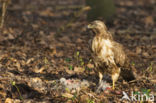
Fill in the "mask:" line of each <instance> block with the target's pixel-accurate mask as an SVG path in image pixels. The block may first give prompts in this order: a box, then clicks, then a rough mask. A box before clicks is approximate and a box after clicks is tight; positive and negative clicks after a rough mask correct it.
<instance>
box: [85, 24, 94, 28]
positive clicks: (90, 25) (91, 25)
mask: <svg viewBox="0 0 156 103" xmlns="http://www.w3.org/2000/svg"><path fill="white" fill-rule="evenodd" d="M93 28H95V25H93V24H88V26H87V29H93Z"/></svg>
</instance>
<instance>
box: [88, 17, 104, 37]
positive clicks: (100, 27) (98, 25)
mask: <svg viewBox="0 0 156 103" xmlns="http://www.w3.org/2000/svg"><path fill="white" fill-rule="evenodd" d="M87 28H88V29H89V30H91V31H92V32H93V33H94V34H95V35H97V34H99V35H100V34H103V33H106V32H107V27H106V25H105V24H104V23H103V22H102V21H100V20H95V21H93V22H91V23H90V24H89V25H88V26H87Z"/></svg>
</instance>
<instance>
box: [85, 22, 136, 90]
mask: <svg viewBox="0 0 156 103" xmlns="http://www.w3.org/2000/svg"><path fill="white" fill-rule="evenodd" d="M88 29H90V30H91V31H92V32H93V34H94V37H93V39H92V40H91V41H90V48H91V51H92V57H93V61H94V64H95V67H96V72H97V73H98V74H99V83H101V81H102V78H103V74H104V73H107V74H109V75H111V77H112V81H113V89H114V87H115V82H116V81H117V80H118V77H119V75H120V74H121V76H122V77H123V78H124V79H126V80H132V79H134V78H135V71H134V70H132V68H131V66H130V64H129V60H128V58H127V56H126V54H125V52H124V50H123V46H122V45H121V44H119V43H117V42H116V41H114V40H113V37H112V35H111V33H110V32H108V30H107V27H106V25H105V24H104V23H103V22H102V21H99V20H96V21H94V22H92V23H90V24H89V25H88Z"/></svg>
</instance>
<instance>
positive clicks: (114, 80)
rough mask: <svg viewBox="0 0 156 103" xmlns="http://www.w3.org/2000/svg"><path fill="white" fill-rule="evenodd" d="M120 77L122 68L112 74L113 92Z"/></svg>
mask: <svg viewBox="0 0 156 103" xmlns="http://www.w3.org/2000/svg"><path fill="white" fill-rule="evenodd" d="M119 75H120V68H116V72H115V73H112V81H113V90H114V89H115V82H116V81H117V80H118V78H119Z"/></svg>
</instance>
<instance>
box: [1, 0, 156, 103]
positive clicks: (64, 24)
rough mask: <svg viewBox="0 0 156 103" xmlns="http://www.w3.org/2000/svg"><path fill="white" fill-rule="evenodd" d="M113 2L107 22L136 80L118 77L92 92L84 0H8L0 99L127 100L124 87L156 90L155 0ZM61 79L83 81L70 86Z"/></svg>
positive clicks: (24, 102)
mask: <svg viewBox="0 0 156 103" xmlns="http://www.w3.org/2000/svg"><path fill="white" fill-rule="evenodd" d="M114 1H115V5H116V14H115V16H114V20H113V21H112V22H110V23H106V25H107V27H108V28H109V31H110V32H111V33H112V34H113V37H114V39H115V40H116V41H118V42H120V43H121V44H123V45H124V46H125V47H126V50H125V51H126V53H127V55H128V57H129V58H130V60H131V64H132V65H134V66H135V67H136V68H137V73H138V75H139V77H140V78H139V79H138V80H136V81H132V82H129V83H128V82H125V81H123V80H122V79H119V80H118V82H117V83H116V89H115V90H108V91H103V92H101V93H95V87H96V84H97V83H98V77H97V76H96V74H95V72H94V70H93V68H94V65H93V63H92V60H91V56H90V51H89V48H88V40H89V39H90V36H89V35H87V34H86V32H85V26H86V25H87V24H88V23H89V22H88V21H87V20H86V14H87V12H86V11H82V8H84V7H85V0H12V4H10V5H9V7H8V11H7V16H6V18H5V24H4V28H3V30H1V31H0V102H2V103H3V102H5V103H120V102H125V103H126V101H125V100H123V101H121V98H122V96H123V93H122V92H123V91H125V92H126V93H128V95H130V94H131V92H132V91H140V92H142V91H143V90H144V91H146V92H148V93H151V94H153V95H156V75H155V73H156V28H155V27H156V1H155V0H139V1H135V0H126V1H125V0H114ZM81 11H82V12H81ZM61 78H65V79H66V80H67V81H68V82H70V83H71V81H74V80H77V81H79V82H82V81H84V80H85V81H87V82H86V84H87V85H84V86H82V87H81V88H79V89H76V90H74V89H69V88H66V87H65V86H63V85H61V80H60V79H61ZM72 83H73V82H72ZM72 83H71V84H70V86H71V85H73V84H72ZM73 88H74V87H73ZM155 101H156V97H155Z"/></svg>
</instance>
